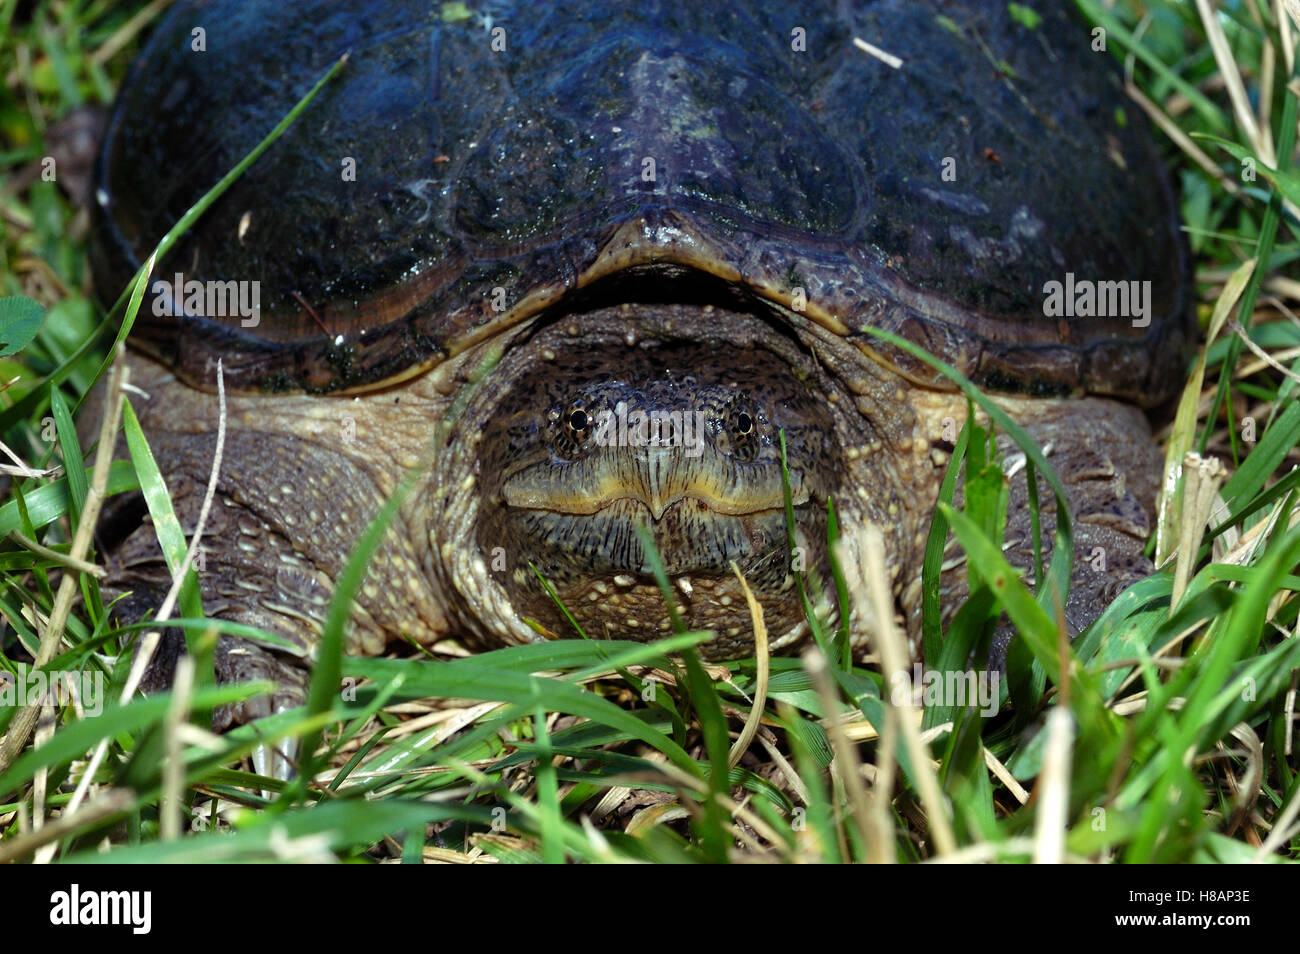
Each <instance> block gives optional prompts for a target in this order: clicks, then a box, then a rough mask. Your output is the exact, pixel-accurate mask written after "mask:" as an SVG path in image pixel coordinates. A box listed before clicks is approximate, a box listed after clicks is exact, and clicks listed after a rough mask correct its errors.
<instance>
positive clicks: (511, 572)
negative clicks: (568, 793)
mask: <svg viewBox="0 0 1300 954" xmlns="http://www.w3.org/2000/svg"><path fill="white" fill-rule="evenodd" d="M835 403H836V402H835V400H834V399H833V398H831V397H830V392H829V391H828V387H827V382H825V381H824V380H822V378H821V377H820V375H819V372H818V370H817V368H816V365H815V363H814V362H813V360H812V359H811V357H810V356H809V355H808V354H807V353H806V352H804V351H803V350H802V349H801V348H800V346H799V345H798V343H797V342H796V341H794V340H793V339H792V338H791V337H789V336H788V335H786V334H784V333H782V332H781V331H780V330H778V329H777V328H774V327H773V326H771V325H770V324H769V323H768V322H766V321H765V320H763V319H762V318H760V317H758V316H756V315H752V314H737V313H732V312H728V311H722V310H719V309H716V308H712V307H709V306H687V305H649V306H630V305H623V306H615V307H608V308H602V309H597V310H594V311H590V312H587V313H585V314H582V315H568V316H565V317H562V318H560V319H558V320H556V321H553V322H550V323H548V324H546V325H544V326H542V327H540V328H538V329H536V330H535V331H533V332H532V333H531V334H530V335H529V336H528V337H527V338H526V340H523V341H522V342H516V343H515V344H513V345H512V346H511V347H510V348H509V349H508V350H507V352H506V355H505V356H504V357H503V359H502V361H501V363H500V364H499V365H498V366H497V367H496V368H495V369H494V371H493V374H492V376H491V383H490V385H489V386H488V387H486V388H484V391H483V395H482V397H481V399H480V400H478V401H477V402H476V403H475V406H473V407H472V408H471V409H470V410H469V411H468V412H467V414H466V417H465V422H466V426H465V430H464V431H462V433H461V435H460V438H461V439H462V440H465V441H466V443H467V445H469V446H472V461H471V460H470V459H469V458H468V457H466V459H465V462H464V465H463V466H464V467H466V468H472V473H473V474H474V481H473V482H472V483H473V484H474V488H473V492H472V493H466V494H464V495H463V496H462V497H460V498H457V499H456V500H452V501H450V502H449V505H448V515H449V516H451V517H452V518H453V519H457V518H458V526H459V529H457V530H455V531H453V532H455V533H457V534H459V535H461V536H462V537H463V535H464V534H466V533H471V534H472V535H473V537H474V541H473V543H474V546H472V547H471V548H470V549H472V550H473V551H474V552H476V553H477V555H478V558H479V559H478V560H474V561H468V562H466V563H465V564H464V565H463V566H462V567H461V568H460V573H461V579H460V580H459V581H457V583H456V585H457V589H459V590H461V591H462V592H469V591H473V592H477V593H479V594H482V593H484V592H487V591H491V592H492V593H493V594H494V595H495V596H497V597H499V598H497V599H491V600H488V601H486V602H488V603H490V604H491V605H493V606H494V607H496V608H497V609H498V610H500V611H501V614H502V615H503V616H507V617H510V618H511V619H510V623H511V625H512V626H515V627H517V626H518V625H519V624H520V623H522V620H524V619H531V620H534V621H536V622H537V623H540V624H541V625H542V626H543V627H544V628H546V629H547V630H550V631H552V632H554V633H556V634H557V635H572V633H571V632H570V629H571V627H570V626H569V624H568V622H567V620H565V618H564V616H563V614H562V613H561V612H560V611H559V610H558V608H557V607H556V606H555V603H554V601H553V600H552V599H551V597H550V595H549V594H548V593H547V591H546V588H545V587H544V586H543V585H542V582H541V580H543V579H544V580H545V581H546V583H547V584H549V585H550V586H551V587H552V588H553V589H554V591H555V594H556V595H557V596H558V597H559V599H560V601H561V602H562V603H563V604H564V606H565V607H566V609H567V610H568V611H569V613H570V614H571V615H572V616H573V618H574V619H575V620H576V621H577V622H578V624H579V625H580V626H582V627H583V629H584V631H585V632H587V634H588V635H590V636H595V637H616V638H654V637H658V636H661V635H664V634H665V633H667V632H668V631H669V629H670V626H671V623H670V618H669V615H668V610H667V606H666V602H665V600H664V597H663V594H662V592H661V590H660V588H659V586H658V583H657V582H656V578H655V561H656V554H657V559H658V560H659V561H661V562H662V565H663V568H664V571H665V572H666V574H667V577H668V579H669V581H670V583H671V585H672V586H673V589H674V593H673V595H674V599H675V602H676V604H677V605H678V607H679V608H680V610H681V612H682V616H683V619H684V620H685V622H686V624H687V625H688V626H690V627H691V628H701V629H703V628H708V629H713V630H714V631H715V632H716V633H717V640H718V641H717V643H715V644H714V645H713V646H712V647H711V649H710V654H711V655H723V654H725V652H726V650H725V649H724V647H725V646H726V645H727V644H729V643H736V644H740V645H743V644H746V643H747V642H749V641H750V640H752V626H751V620H750V613H749V609H748V606H747V603H746V599H745V596H744V591H743V589H741V588H740V586H739V583H738V582H737V579H736V575H735V571H733V569H732V567H733V565H734V567H735V568H736V570H739V572H740V573H741V574H742V575H743V576H744V577H745V580H746V582H747V583H748V584H749V586H750V587H751V589H752V591H753V592H754V594H755V595H756V596H757V598H758V599H759V602H760V604H762V606H763V608H764V614H765V618H766V621H767V625H768V627H769V628H770V630H771V631H772V633H773V634H774V637H775V638H778V639H779V638H780V637H781V636H782V635H785V634H787V633H788V634H789V635H790V638H794V636H796V635H797V633H798V630H799V627H800V624H801V620H802V612H801V608H800V606H799V601H798V599H797V596H796V594H797V590H796V587H795V572H796V571H797V570H800V569H804V570H808V571H810V572H811V573H813V574H818V573H820V574H822V575H823V578H824V573H825V569H826V560H825V551H826V543H825V541H826V513H827V499H828V497H830V496H833V494H834V491H835V489H836V487H837V482H838V480H839V479H840V478H841V475H842V474H843V472H844V471H843V468H842V467H841V466H840V463H841V462H840V461H839V455H840V450H839V448H840V446H841V445H840V442H839V441H838V440H837V437H836V420H835V416H836V415H835V412H834V407H833V405H834V404H835ZM469 431H473V433H468V432H469ZM783 437H784V444H785V450H784V461H785V462H786V465H787V466H786V467H785V468H784V469H783V466H782V463H783V452H782V438H783ZM787 488H788V492H789V498H790V506H791V510H792V512H793V515H794V526H795V540H794V544H793V547H792V545H791V539H790V534H789V531H788V523H787V515H786V492H787ZM458 507H459V508H463V509H458ZM471 512H472V516H470V514H471ZM454 572H455V571H453V575H454ZM469 602H471V601H468V600H467V603H469ZM483 602H484V601H482V600H479V601H478V602H477V604H476V605H478V606H480V607H481V606H482V605H483ZM504 604H508V606H509V609H508V610H505V609H504ZM480 612H481V610H480ZM486 622H487V623H488V624H489V626H491V625H493V621H492V620H487V621H486ZM497 625H498V626H499V625H500V622H498V623H497ZM731 654H732V655H735V654H736V653H735V652H732V653H731Z"/></svg>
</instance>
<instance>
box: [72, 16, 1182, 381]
mask: <svg viewBox="0 0 1300 954" xmlns="http://www.w3.org/2000/svg"><path fill="white" fill-rule="evenodd" d="M1058 6H1059V5H1058V4H1054V3H1053V4H1041V5H1033V8H1032V9H1030V7H1028V6H1022V7H1018V8H1017V15H1016V16H1012V15H1011V14H1010V13H1009V12H1008V4H1006V3H1005V2H1004V0H990V2H961V3H948V2H937V0H933V2H918V0H857V2H841V0H834V2H831V0H828V2H821V3H807V4H802V5H800V9H798V10H797V11H796V10H794V9H793V8H792V6H791V5H790V4H787V3H784V2H781V0H757V2H752V3H746V4H736V3H732V2H715V0H695V2H692V3H676V2H649V0H636V2H628V3H614V4H593V3H590V2H589V0H581V2H567V0H560V2H549V3H518V4H509V3H488V4H486V5H483V6H481V7H479V8H478V9H476V10H470V9H469V8H468V7H467V6H466V5H465V4H461V3H441V4H440V3H437V2H432V3H431V2H430V0H344V2H338V0H295V2H293V3H285V2H283V0H276V2H263V0H208V2H204V0H194V2H187V0H183V2H180V3H178V4H176V6H175V7H174V8H173V9H172V11H171V12H170V13H169V14H168V15H167V17H166V19H165V20H164V21H163V22H162V23H161V24H160V25H159V26H158V28H157V30H156V31H155V32H154V34H153V36H152V39H151V40H150V42H149V43H148V45H147V47H146V49H145V50H144V52H143V54H142V56H141V57H140V59H139V60H138V61H137V63H136V64H135V66H134V68H133V69H132V71H131V72H130V74H129V76H128V78H127V81H126V82H125V84H124V87H123V90H122V92H121V95H120V97H119V100H118V102H117V105H116V107H115V110H114V113H113V116H112V119H111V122H110V125H109V129H108V132H107V135H106V138H105V141H104V143H103V147H102V152H101V155H100V157H99V166H98V172H97V193H96V198H97V216H98V223H99V228H98V230H97V231H98V247H97V253H96V263H95V265H96V280H97V284H98V286H99V288H100V290H101V292H102V293H104V294H105V296H106V297H107V296H108V295H115V294H116V293H117V292H118V291H120V290H121V288H122V287H123V285H124V284H125V282H126V281H127V280H128V279H129V277H130V275H131V274H132V272H133V270H134V269H136V268H137V267H138V266H139V264H140V263H141V262H143V261H144V260H146V259H147V258H148V256H149V254H150V253H151V251H152V250H153V247H154V245H155V244H156V243H157V241H158V240H159V239H160V238H161V237H162V236H163V235H164V234H165V232H166V231H167V229H168V228H170V227H171V226H172V225H173V224H174V222H175V221H176V220H177V219H178V218H179V217H180V216H181V215H182V214H184V213H185V212H186V210H187V209H189V208H190V206H191V205H192V204H193V203H195V202H196V201H197V200H198V199H199V198H200V197H201V196H202V195H203V194H204V193H205V192H206V191H207V190H208V189H209V188H211V186H212V185H213V184H215V183H216V182H217V181H218V180H219V179H220V178H221V177H222V176H223V175H225V174H226V173H227V172H228V171H229V170H230V169H231V168H232V167H233V166H234V165H235V164H236V163H237V162H238V161H239V160H240V159H241V158H242V157H243V156H244V155H245V154H246V153H247V152H248V151H249V150H250V149H252V148H253V147H254V146H255V145H256V144H257V143H258V142H259V141H260V139H261V138H262V137H263V136H265V135H266V134H267V132H268V131H270V130H271V129H272V128H273V127H274V126H275V124H276V123H277V122H279V121H280V120H281V118H282V117H283V116H284V114H285V113H286V112H287V111H288V110H289V109H290V108H291V107H292V106H293V104H294V103H295V102H296V101H297V100H298V99H299V98H300V97H301V96H302V95H303V94H304V93H305V92H306V91H307V90H308V89H310V88H311V86H312V84H313V83H314V82H315V81H316V80H317V79H318V78H319V77H320V76H322V74H324V73H325V72H326V71H327V70H328V69H329V68H330V66H331V65H332V64H334V63H335V61H336V60H337V59H338V58H339V57H340V56H342V55H343V54H345V53H347V54H349V59H348V61H347V63H346V65H345V66H344V67H343V68H342V70H341V71H340V73H339V74H338V75H337V76H336V77H335V78H334V79H333V80H332V81H331V82H330V83H328V84H327V85H326V86H325V87H324V89H323V90H322V92H321V93H320V94H319V96H318V97H317V98H316V99H315V100H314V101H313V102H312V103H311V104H310V105H309V106H308V107H307V109H306V110H305V111H304V112H303V113H302V114H301V115H300V116H299V118H298V119H297V120H296V121H295V122H294V123H293V124H292V125H291V126H290V127H289V129H288V131H287V132H285V133H284V134H283V135H282V136H281V137H280V138H279V139H278V140H277V141H276V142H275V143H274V144H273V145H272V146H271V147H270V148H269V149H268V150H267V151H266V152H265V153H264V154H263V155H262V156H261V157H260V158H259V159H257V161H256V162H254V163H253V164H252V166H251V167H250V168H249V169H248V170H247V171H246V172H245V173H244V175H243V176H242V177H241V178H239V179H238V180H237V181H236V182H235V183H234V185H232V186H231V187H230V189H229V190H228V191H227V192H226V193H225V194H224V195H223V196H222V197H221V198H220V199H219V200H218V201H217V202H216V203H215V204H214V205H213V206H212V207H211V208H210V209H209V210H208V211H207V212H206V213H205V214H204V216H203V217H202V218H201V219H200V220H199V221H198V223H197V224H196V225H195V226H194V227H193V228H192V229H191V230H190V231H189V233H188V234H187V235H186V236H185V237H184V238H183V239H182V241H181V242H180V243H179V244H178V246H177V247H176V249H175V250H174V252H173V253H172V254H171V255H170V257H169V258H168V260H167V261H166V262H164V263H162V264H161V265H160V266H159V268H158V269H157V270H156V273H155V275H156V276H157V277H159V278H163V279H168V280H170V279H171V276H172V275H173V274H176V273H179V274H181V275H182V276H183V278H184V279H185V280H186V281H192V280H197V281H200V282H216V283H224V282H230V281H235V282H250V283H251V282H257V283H258V285H257V286H255V287H256V288H257V289H258V301H259V304H260V311H259V313H258V316H257V321H256V324H255V325H253V324H252V323H251V321H250V319H248V318H246V317H242V316H239V315H231V316H226V315H222V314H220V313H217V312H220V311H221V309H220V308H216V309H214V308H211V307H208V308H207V309H206V310H207V311H211V312H213V313H211V314H205V313H204V312H205V308H204V307H200V305H199V304H198V303H197V302H196V303H193V304H190V305H187V304H186V303H185V302H182V301H180V300H179V296H173V295H171V294H170V292H169V291H168V289H167V288H166V287H164V286H160V285H154V286H153V290H152V291H151V296H152V297H151V299H149V300H146V303H145V306H144V308H142V310H141V313H140V317H139V320H138V321H137V325H136V331H135V332H134V334H133V339H134V341H135V342H136V344H137V345H138V346H139V347H142V348H144V349H146V350H148V351H150V352H152V353H153V354H154V355H156V356H157V357H159V358H161V359H162V360H164V361H166V362H168V363H169V364H171V365H172V366H173V367H174V368H175V369H176V372H177V373H178V374H179V375H180V376H181V377H182V378H184V379H186V380H188V381H190V382H192V383H194V384H195V385H198V386H203V387H207V386H211V384H212V383H213V374H214V372H213V368H214V366H215V359H216V358H217V357H218V356H220V357H221V358H222V359H223V361H224V373H225V377H226V382H227V386H229V387H233V388H236V389H243V390H250V391H306V392H336V391H344V390H358V389H364V388H370V387H376V386H380V385H385V384H390V383H392V382H394V381H396V380H400V379H401V378H403V377H405V376H409V375H411V374H414V373H417V372H419V371H420V370H423V369H425V368H428V367H430V366H431V365H433V364H436V363H437V362H438V361H440V360H442V359H444V358H445V357H447V356H448V355H452V354H455V353H457V352H459V351H461V350H463V349H465V348H466V347H468V346H470V345H471V344H473V343H475V342H478V341H481V340H483V339H485V338H486V337H488V336H491V335H494V334H496V333H498V332H500V331H501V330H502V329H504V328H507V327H509V326H511V325H513V324H517V323H519V322H522V321H526V320H529V319H530V318H534V317H536V316H537V315H539V314H542V313H544V312H545V310H546V309H548V308H553V307H557V306H562V303H563V302H564V301H565V300H566V296H570V295H572V294H573V293H574V292H575V291H576V290H577V289H581V288H587V287H594V286H595V285H596V284H597V283H604V284H602V285H601V287H602V288H609V287H614V288H615V289H616V287H617V285H616V283H617V282H618V280H619V278H620V276H625V275H632V274H640V275H642V276H644V275H645V274H646V273H649V274H651V275H654V274H655V273H657V272H658V273H662V274H663V275H664V276H665V277H666V278H675V277H678V276H682V275H684V274H688V273H698V274H700V275H711V276H714V277H715V278H714V280H715V281H721V282H725V283H727V286H728V287H729V288H730V289H733V290H739V291H740V292H741V293H743V294H744V295H746V296H750V297H752V299H753V300H756V301H764V302H770V303H772V306H773V307H774V308H775V309H776V310H777V312H778V313H785V312H782V311H781V309H783V308H794V309H796V310H800V311H803V312H804V314H805V315H806V316H807V317H808V318H810V319H812V320H815V321H817V322H820V323H821V324H823V325H824V326H826V327H827V328H830V329H832V330H834V331H835V332H837V333H839V334H844V335H852V336H855V337H857V338H859V339H860V344H861V346H862V347H863V348H864V349H866V350H870V351H871V352H872V353H873V354H875V355H877V356H878V357H880V358H882V359H883V360H886V361H889V362H891V363H893V364H894V365H895V366H896V367H897V368H898V369H899V370H900V371H901V372H902V373H903V374H905V375H907V376H909V377H911V378H913V379H914V380H916V381H918V383H922V384H926V385H931V386H946V384H945V382H944V381H943V380H942V379H941V378H939V377H938V376H937V375H935V374H934V373H933V372H931V371H930V370H929V369H928V367H926V366H924V365H922V364H920V363H919V362H916V361H915V360H914V359H911V358H909V357H907V356H906V355H904V354H903V353H901V352H898V351H896V350H894V349H891V348H888V347H882V346H880V345H879V343H878V341H877V339H870V338H867V337H865V336H864V335H863V333H862V332H861V329H862V328H863V327H864V326H872V327H876V328H882V329H885V330H888V331H891V332H894V333H896V334H900V335H902V336H904V337H906V338H908V339H910V340H912V341H914V342H916V343H918V344H920V345H922V346H923V347H925V348H927V349H928V350H930V351H931V352H933V353H934V354H936V355H938V356H939V357H941V358H943V359H944V360H946V361H949V362H950V363H952V364H954V365H955V366H956V367H957V368H958V369H959V370H961V371H963V372H964V373H965V374H967V375H968V376H970V377H972V378H973V379H974V380H975V381H976V382H977V383H982V384H983V385H985V386H988V387H991V388H994V389H1000V390H1008V391H1018V392H1027V393H1031V394H1049V393H1067V392H1072V391H1073V392H1077V391H1080V390H1083V391H1089V392H1094V393H1104V394H1113V395H1118V396H1121V397H1124V398H1127V399H1130V400H1135V401H1139V402H1142V403H1154V402H1156V401H1158V400H1161V399H1162V398H1164V397H1165V396H1167V395H1168V394H1169V393H1170V391H1171V389H1172V388H1173V387H1174V386H1176V384H1177V382H1178V378H1179V375H1180V373H1181V371H1182V368H1183V363H1182V355H1183V354H1184V353H1185V349H1186V346H1187V345H1188V343H1189V341H1190V340H1191V337H1192V331H1193V326H1192V324H1191V318H1192V308H1191V291H1192V287H1191V282H1190V277H1189V261H1188V253H1187V249H1186V243H1185V241H1184V239H1183V238H1182V236H1181V233H1180V231H1179V223H1178V216H1177V211H1176V202H1175V198H1174V195H1173V193H1172V190H1171V188H1170V186H1169V182H1168V179H1167V178H1166V175H1165V173H1164V171H1163V170H1162V168H1161V166H1160V162H1159V158H1158V156H1157V154H1156V151H1155V149H1154V146H1153V144H1152V142H1151V139H1150V136H1149V132H1148V130H1147V128H1146V125H1145V122H1144V121H1142V117H1141V116H1140V114H1138V112H1137V110H1135V109H1134V108H1133V107H1132V106H1131V104H1128V103H1127V101H1126V100H1125V99H1124V97H1123V95H1122V89H1121V85H1120V83H1119V81H1118V77H1117V70H1116V69H1115V67H1114V63H1113V58H1112V56H1111V54H1108V53H1106V52H1104V51H1102V50H1098V49H1094V47H1096V46H1098V45H1099V43H1098V39H1097V37H1096V36H1095V35H1094V34H1093V33H1092V32H1090V31H1089V30H1088V28H1087V26H1086V25H1085V24H1084V23H1082V22H1081V21H1079V20H1077V19H1075V18H1074V17H1072V16H1070V15H1068V14H1067V13H1065V12H1063V11H1061V10H1058V9H1056V7H1058ZM1035 11H1036V12H1035ZM200 47H201V48H200ZM891 57H893V58H896V59H892V60H891V59H890V58H891ZM611 282H612V283H615V284H614V285H613V286H611V285H610V283H611ZM1079 282H1095V283H1101V282H1123V283H1125V284H1126V286H1128V285H1129V283H1137V284H1133V285H1131V287H1132V288H1133V289H1134V290H1135V291H1136V290H1138V289H1143V290H1145V291H1146V292H1147V294H1146V299H1145V300H1146V311H1145V313H1144V318H1142V319H1139V320H1134V317H1132V316H1131V315H1128V314H1091V315H1090V314H1086V313H1085V312H1087V311H1089V309H1088V308H1086V307H1081V308H1074V307H1073V304H1074V299H1073V298H1072V297H1070V295H1071V294H1072V289H1073V288H1074V287H1076V284H1077V283H1079ZM1052 283H1058V285H1057V287H1064V288H1065V289H1066V296H1067V298H1069V301H1067V302H1066V303H1065V305H1064V307H1061V303H1060V300H1059V299H1058V300H1057V302H1056V305H1055V306H1053V304H1052V301H1051V296H1050V294H1049V292H1048V289H1051V288H1052V287H1053V285H1052ZM1143 283H1149V284H1143ZM1078 287H1082V286H1078ZM158 298H168V299H169V300H168V301H161V302H160V301H157V300H153V299H158ZM208 304H209V306H210V301H209V303H208ZM172 306H174V307H172ZM1092 310H1093V311H1096V310H1097V309H1096V308H1094V309H1092ZM1103 310H1104V309H1103ZM174 311H179V312H181V314H180V315H179V316H173V315H171V314H169V312H174Z"/></svg>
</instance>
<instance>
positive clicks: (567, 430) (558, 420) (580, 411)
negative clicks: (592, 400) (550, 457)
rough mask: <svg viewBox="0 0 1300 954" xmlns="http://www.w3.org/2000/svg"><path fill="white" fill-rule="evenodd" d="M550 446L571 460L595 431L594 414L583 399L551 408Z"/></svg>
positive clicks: (578, 453) (579, 452)
mask: <svg viewBox="0 0 1300 954" xmlns="http://www.w3.org/2000/svg"><path fill="white" fill-rule="evenodd" d="M550 418H551V421H552V422H553V423H552V427H553V428H554V429H553V430H552V432H551V435H552V436H551V441H552V447H553V448H554V450H555V451H556V453H558V454H559V455H560V456H561V457H563V458H566V459H569V460H572V459H574V458H576V457H578V456H579V455H580V454H581V453H582V452H583V450H584V449H585V448H586V446H587V445H588V443H589V442H590V439H591V436H592V434H594V433H595V431H596V416H595V414H593V413H592V412H591V411H590V410H588V408H587V403H586V401H584V400H581V399H579V400H574V401H571V402H569V404H568V405H561V406H560V407H557V408H554V409H552V411H551V413H550Z"/></svg>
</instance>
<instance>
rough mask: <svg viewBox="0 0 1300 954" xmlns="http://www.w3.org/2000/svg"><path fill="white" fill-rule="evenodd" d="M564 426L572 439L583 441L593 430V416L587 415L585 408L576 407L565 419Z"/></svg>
mask: <svg viewBox="0 0 1300 954" xmlns="http://www.w3.org/2000/svg"><path fill="white" fill-rule="evenodd" d="M564 425H565V429H566V430H567V431H568V432H569V434H570V435H571V436H572V437H575V438H578V439H579V440H581V439H582V438H584V437H586V436H587V433H588V432H589V431H590V430H591V425H592V420H591V415H590V414H588V413H587V409H586V408H585V407H581V406H579V407H575V408H573V409H572V410H570V411H569V414H568V416H567V417H566V418H565V419H564Z"/></svg>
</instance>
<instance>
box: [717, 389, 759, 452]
mask: <svg viewBox="0 0 1300 954" xmlns="http://www.w3.org/2000/svg"><path fill="white" fill-rule="evenodd" d="M758 422H759V415H758V411H757V410H755V409H754V408H753V407H752V406H751V405H750V404H749V403H748V402H746V401H743V400H737V401H735V402H734V403H732V404H731V406H730V407H728V408H727V410H726V414H725V415H724V416H723V419H722V429H723V431H724V433H725V437H724V439H723V440H724V443H725V447H726V449H727V451H728V453H730V454H731V456H732V457H735V458H738V459H740V460H753V459H754V458H755V457H756V456H758V451H759V445H760V443H761V441H760V439H759V435H758Z"/></svg>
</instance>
